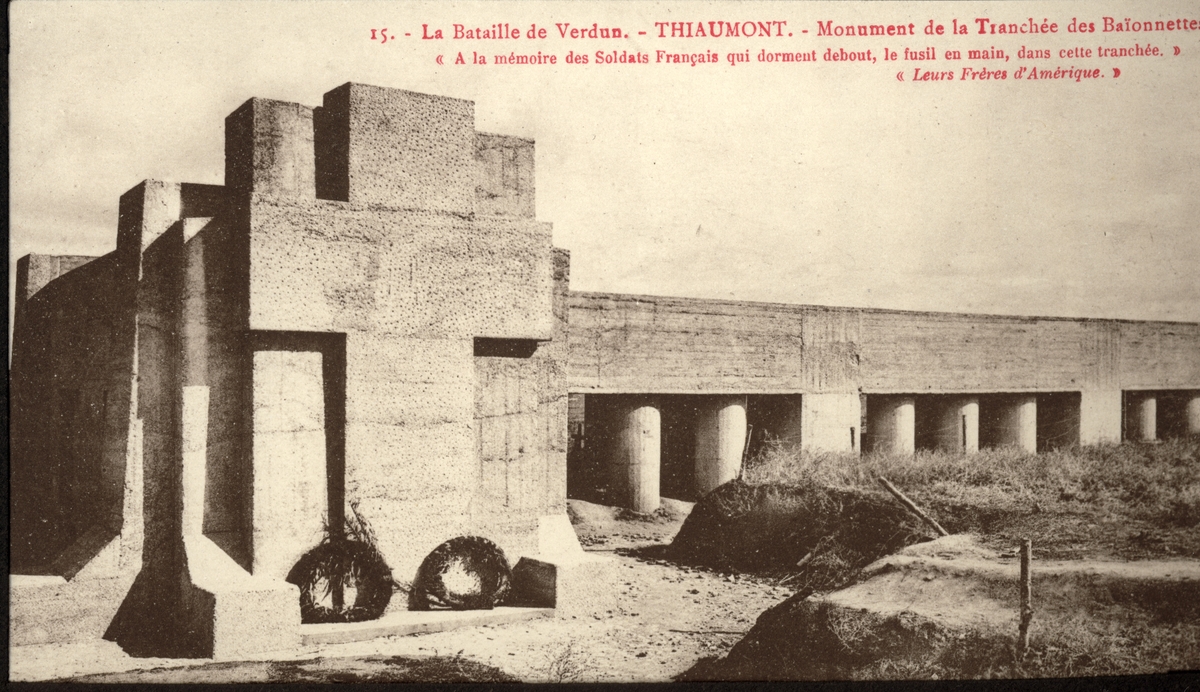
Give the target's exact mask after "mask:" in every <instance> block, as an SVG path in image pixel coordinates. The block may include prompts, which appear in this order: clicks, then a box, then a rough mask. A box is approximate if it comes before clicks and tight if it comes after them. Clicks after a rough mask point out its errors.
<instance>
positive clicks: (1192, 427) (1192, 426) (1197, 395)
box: [1185, 392, 1200, 435]
mask: <svg viewBox="0 0 1200 692" xmlns="http://www.w3.org/2000/svg"><path fill="white" fill-rule="evenodd" d="M1185 406H1186V415H1187V434H1188V435H1200V392H1192V393H1191V394H1189V395H1188V397H1187V403H1186V404H1185Z"/></svg>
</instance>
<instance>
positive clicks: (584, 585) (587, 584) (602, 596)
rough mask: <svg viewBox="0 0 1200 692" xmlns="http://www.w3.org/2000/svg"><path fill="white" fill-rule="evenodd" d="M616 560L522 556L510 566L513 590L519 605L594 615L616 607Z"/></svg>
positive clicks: (560, 613) (584, 555)
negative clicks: (514, 564) (514, 565)
mask: <svg viewBox="0 0 1200 692" xmlns="http://www.w3.org/2000/svg"><path fill="white" fill-rule="evenodd" d="M616 580H617V563H616V561H615V560H613V559H612V558H611V557H607V556H600V555H592V554H589V553H580V554H578V555H567V554H562V555H557V556H537V557H523V558H521V560H520V561H519V562H517V566H516V567H514V568H513V593H514V597H515V598H516V599H517V601H518V602H520V603H521V604H522V605H527V606H532V607H553V608H554V612H555V614H556V615H557V616H558V617H568V616H571V615H575V616H582V615H598V614H601V613H605V612H608V611H611V610H615V609H616V606H617V584H616Z"/></svg>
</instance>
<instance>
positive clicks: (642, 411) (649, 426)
mask: <svg viewBox="0 0 1200 692" xmlns="http://www.w3.org/2000/svg"><path fill="white" fill-rule="evenodd" d="M612 424H613V425H614V427H615V428H616V438H617V445H616V450H615V452H616V453H615V455H614V457H613V460H612V469H611V473H612V481H611V487H612V488H613V490H614V498H613V499H614V500H615V501H616V502H617V503H618V504H620V505H621V506H623V507H628V508H630V509H632V510H634V511H635V512H653V511H654V510H656V509H658V504H659V499H660V496H659V468H660V463H661V454H662V435H661V432H662V415H661V413H660V412H659V410H658V408H657V407H655V406H653V405H651V404H650V403H648V402H644V401H637V400H628V401H625V402H623V403H622V404H621V405H620V406H618V407H617V409H616V411H615V412H614V419H613V421H612Z"/></svg>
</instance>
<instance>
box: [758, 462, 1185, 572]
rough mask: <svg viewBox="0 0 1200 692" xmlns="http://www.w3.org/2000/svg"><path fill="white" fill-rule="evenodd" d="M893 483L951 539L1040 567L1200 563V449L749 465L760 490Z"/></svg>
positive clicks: (868, 486)
mask: <svg viewBox="0 0 1200 692" xmlns="http://www.w3.org/2000/svg"><path fill="white" fill-rule="evenodd" d="M881 475H882V476H884V477H886V478H887V479H888V480H890V481H892V482H893V483H894V484H895V485H896V486H897V487H899V488H901V489H902V490H903V491H904V492H905V493H906V494H907V495H908V496H909V497H911V498H912V499H913V500H914V501H916V502H917V504H919V505H921V506H922V507H923V508H925V509H926V510H928V511H929V512H930V513H931V514H932V515H934V517H935V518H936V519H937V520H938V521H939V522H940V523H941V524H942V525H943V526H945V527H946V529H947V530H949V531H951V532H973V533H978V534H981V536H983V539H984V542H985V543H986V544H988V545H989V546H991V547H998V548H1003V549H1005V550H1008V549H1011V547H1012V545H1011V544H1013V543H1014V541H1015V538H1016V537H1018V536H1025V537H1030V538H1033V539H1034V550H1035V555H1036V556H1038V557H1042V558H1045V557H1055V558H1077V557H1084V556H1088V555H1091V556H1110V557H1120V558H1126V559H1140V558H1147V557H1169V556H1194V557H1200V531H1196V528H1197V527H1200V439H1197V438H1192V439H1187V440H1169V441H1165V442H1162V443H1160V444H1137V443H1126V444H1120V445H1100V446H1095V447H1082V448H1073V449H1065V450H1058V451H1050V452H1043V453H1040V454H1037V455H1031V454H1024V453H1022V452H1020V451H1018V450H1016V449H1015V448H1004V449H988V450H981V451H980V452H979V453H977V454H972V455H962V454H951V453H946V452H936V451H918V452H917V453H916V454H914V455H889V454H877V453H869V454H864V455H862V456H858V455H854V454H831V453H822V454H812V453H807V452H800V451H798V450H797V449H795V448H794V447H789V446H787V445H784V444H781V443H778V442H772V443H769V444H767V445H766V446H765V447H764V449H763V451H762V452H760V453H759V454H758V455H757V456H755V457H754V458H752V459H750V460H748V461H747V463H746V469H745V472H744V474H743V478H744V480H745V481H746V482H747V483H748V484H750V485H779V484H782V485H797V484H813V483H816V484H821V485H826V486H829V487H834V488H854V489H860V490H864V491H865V490H868V489H870V490H874V489H876V488H877V487H878V486H877V485H876V483H877V481H876V478H878V477H879V476H881Z"/></svg>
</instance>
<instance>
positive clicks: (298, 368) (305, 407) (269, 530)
mask: <svg viewBox="0 0 1200 692" xmlns="http://www.w3.org/2000/svg"><path fill="white" fill-rule="evenodd" d="M253 429H254V449H253V455H254V476H253V477H254V569H253V572H254V574H263V575H269V576H273V577H277V578H279V579H283V578H284V577H286V576H287V573H288V571H289V570H291V568H292V566H293V565H295V564H296V562H297V561H298V560H299V559H300V556H301V555H303V554H304V553H305V552H307V551H308V550H310V549H312V548H313V547H315V546H316V545H317V543H318V542H320V540H321V537H322V536H323V535H324V528H325V521H326V518H327V516H328V502H327V487H328V486H327V480H326V476H327V470H326V463H325V392H324V388H323V379H322V374H321V354H320V353H311V352H300V353H296V352H288V351H259V352H257V353H255V354H254V428H253Z"/></svg>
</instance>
